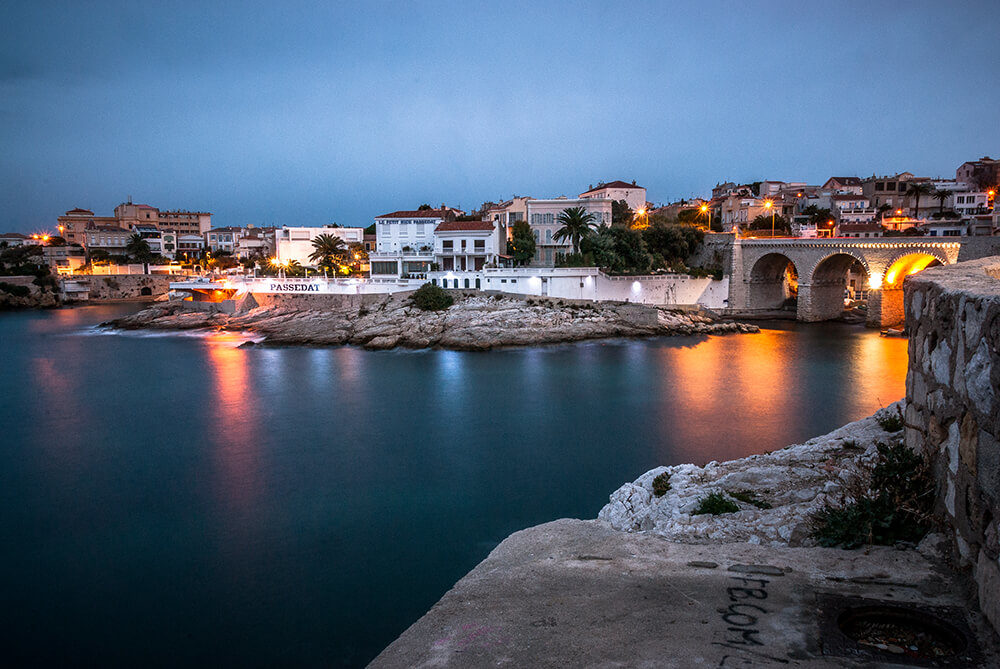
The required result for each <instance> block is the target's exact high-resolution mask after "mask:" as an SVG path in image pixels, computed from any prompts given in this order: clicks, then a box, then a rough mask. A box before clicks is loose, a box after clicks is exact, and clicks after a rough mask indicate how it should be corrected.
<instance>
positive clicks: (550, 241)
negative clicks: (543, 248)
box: [545, 230, 552, 244]
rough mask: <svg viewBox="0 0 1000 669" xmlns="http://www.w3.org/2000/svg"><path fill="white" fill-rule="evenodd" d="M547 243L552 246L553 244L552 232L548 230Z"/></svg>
mask: <svg viewBox="0 0 1000 669" xmlns="http://www.w3.org/2000/svg"><path fill="white" fill-rule="evenodd" d="M545 243H546V244H551V243H552V231H551V230H546V231H545Z"/></svg>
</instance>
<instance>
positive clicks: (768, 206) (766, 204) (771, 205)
mask: <svg viewBox="0 0 1000 669" xmlns="http://www.w3.org/2000/svg"><path fill="white" fill-rule="evenodd" d="M764 209H770V210H771V237H772V238H773V237H774V202H771V201H770V200H764Z"/></svg>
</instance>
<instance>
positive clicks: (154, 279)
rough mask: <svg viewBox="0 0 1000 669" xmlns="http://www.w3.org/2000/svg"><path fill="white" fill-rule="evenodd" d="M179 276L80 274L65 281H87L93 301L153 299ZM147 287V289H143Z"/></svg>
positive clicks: (162, 292) (163, 292)
mask: <svg viewBox="0 0 1000 669" xmlns="http://www.w3.org/2000/svg"><path fill="white" fill-rule="evenodd" d="M180 280H181V279H180V278H178V277H173V276H170V275H167V274H117V275H111V276H94V275H78V276H73V277H67V278H66V279H63V281H73V282H75V283H86V284H88V285H89V287H90V293H89V295H90V297H89V299H90V300H91V301H98V302H101V301H117V300H144V299H145V300H152V299H155V298H157V297H160V296H161V295H165V294H166V293H167V292H168V291H169V290H170V282H171V281H180ZM143 289H147V290H145V291H144V290H143Z"/></svg>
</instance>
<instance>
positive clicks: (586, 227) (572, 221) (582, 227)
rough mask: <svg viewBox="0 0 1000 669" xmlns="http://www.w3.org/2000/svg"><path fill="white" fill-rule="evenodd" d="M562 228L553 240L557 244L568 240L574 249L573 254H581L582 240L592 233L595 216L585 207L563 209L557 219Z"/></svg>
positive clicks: (553, 236) (557, 231)
mask: <svg viewBox="0 0 1000 669" xmlns="http://www.w3.org/2000/svg"><path fill="white" fill-rule="evenodd" d="M556 221H557V222H559V223H561V224H562V227H561V228H559V229H558V230H556V234H554V235H552V239H554V240H556V241H557V242H560V241H563V240H564V239H568V240H569V242H570V245H571V246H572V247H573V253H579V252H580V240H581V239H583V238H584V237H586V236H587V235H589V234H590V233H591V231H592V230H593V227H594V215H593V214H592V213H590V212H589V211H587V210H586V209H584V208H583V207H569V208H568V209H563V210H562V211H561V212H560V213H559V215H558V216H557V217H556Z"/></svg>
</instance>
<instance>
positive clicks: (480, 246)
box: [474, 239, 486, 251]
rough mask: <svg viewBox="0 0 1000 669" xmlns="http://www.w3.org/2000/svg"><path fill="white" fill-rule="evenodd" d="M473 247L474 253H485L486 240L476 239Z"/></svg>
mask: <svg viewBox="0 0 1000 669" xmlns="http://www.w3.org/2000/svg"><path fill="white" fill-rule="evenodd" d="M474 245H475V249H476V251H485V250H486V240H485V239H477V240H475V242H474Z"/></svg>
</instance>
